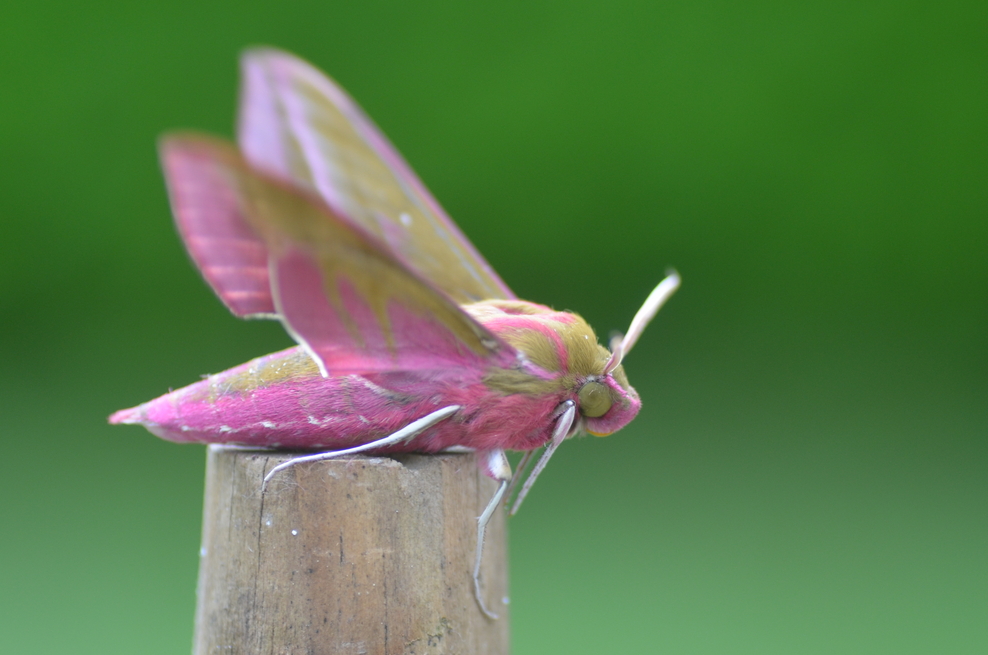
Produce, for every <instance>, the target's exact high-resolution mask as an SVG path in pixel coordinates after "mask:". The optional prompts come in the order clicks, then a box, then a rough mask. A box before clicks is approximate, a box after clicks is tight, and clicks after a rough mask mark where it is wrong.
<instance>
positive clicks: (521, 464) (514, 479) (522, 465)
mask: <svg viewBox="0 0 988 655" xmlns="http://www.w3.org/2000/svg"><path fill="white" fill-rule="evenodd" d="M535 450H538V448H536V449H535ZM535 450H529V451H526V452H525V454H524V455H522V456H521V459H520V460H518V470H517V471H516V472H515V474H514V475H513V476H511V482H509V483H508V490H507V491H505V492H504V497H505V501H504V502H505V503H509V502H511V494H513V493H514V491H515V487H517V486H518V483H519V482H521V481H522V478H524V477H525V474H526V473H527V472H528V467H529V465H530V464H531V463H532V458H533V457H535Z"/></svg>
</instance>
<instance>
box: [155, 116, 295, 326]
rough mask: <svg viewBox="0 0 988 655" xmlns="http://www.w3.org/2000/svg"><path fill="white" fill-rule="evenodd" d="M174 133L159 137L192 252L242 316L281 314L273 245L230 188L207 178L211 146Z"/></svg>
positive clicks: (177, 211) (177, 219)
mask: <svg viewBox="0 0 988 655" xmlns="http://www.w3.org/2000/svg"><path fill="white" fill-rule="evenodd" d="M187 144H188V141H187V140H183V141H181V142H180V141H177V140H176V139H175V138H174V137H173V136H172V135H165V136H163V137H162V138H161V139H160V140H159V142H158V148H159V152H160V157H161V165H162V169H163V171H164V174H165V180H166V182H167V188H168V196H169V200H170V202H171V207H172V215H173V216H174V217H175V225H176V227H177V228H178V232H179V235H180V236H181V237H182V241H183V242H184V243H185V247H186V249H187V250H188V253H189V256H190V257H191V258H192V261H193V262H194V263H195V265H196V268H198V269H199V271H200V273H202V276H203V277H204V278H205V279H206V282H208V283H209V285H210V286H211V287H212V288H213V291H215V292H216V295H217V296H219V298H220V300H221V301H222V302H223V304H225V305H226V306H227V308H228V309H229V310H230V311H231V312H232V313H233V314H234V315H235V316H239V317H241V318H268V319H274V318H278V316H277V310H276V309H275V305H274V298H273V297H272V295H271V284H270V281H269V277H268V249H267V246H265V244H264V242H263V241H262V240H261V239H260V237H258V236H257V235H256V234H254V231H253V230H251V228H250V227H249V226H248V225H247V222H246V221H245V220H244V217H243V214H242V212H241V208H240V205H239V202H238V199H237V197H236V195H235V194H234V193H232V192H231V191H230V190H229V189H226V188H223V189H217V188H216V186H215V185H213V184H209V183H208V182H207V179H208V173H209V172H210V171H209V170H208V169H209V168H210V167H211V166H212V165H213V161H212V159H211V158H210V157H209V156H208V153H206V152H205V149H202V150H196V149H190V148H188V147H187Z"/></svg>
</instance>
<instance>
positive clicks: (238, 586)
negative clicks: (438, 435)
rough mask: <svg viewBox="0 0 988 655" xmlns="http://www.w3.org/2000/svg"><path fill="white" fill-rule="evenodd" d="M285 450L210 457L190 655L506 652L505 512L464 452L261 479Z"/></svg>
mask: <svg viewBox="0 0 988 655" xmlns="http://www.w3.org/2000/svg"><path fill="white" fill-rule="evenodd" d="M290 457H291V454H289V453H281V452H257V451H244V450H233V449H224V448H216V447H213V448H210V449H209V455H208V458H207V465H206V501H205V509H204V516H203V537H202V553H201V555H202V557H201V560H200V567H199V587H198V598H199V602H198V608H197V611H196V633H195V644H194V653H195V655H207V654H209V655H212V654H214V653H231V654H234V655H239V654H245V655H246V654H254V653H278V654H281V653H313V654H318V655H322V654H324V653H325V654H329V653H353V654H355V655H356V654H359V653H368V654H377V653H381V654H385V655H390V654H391V653H403V654H404V653H408V654H412V653H419V654H424V653H429V654H433V653H436V654H439V653H471V654H476V655H485V654H491V655H494V654H499V655H500V654H504V653H507V652H508V607H507V605H506V603H505V602H504V599H505V597H506V596H507V566H506V549H505V526H504V512H503V511H500V510H499V511H498V512H497V514H496V516H495V518H494V520H492V522H491V524H490V526H489V528H488V532H487V546H486V548H485V551H484V566H483V574H482V584H483V593H484V597H485V599H486V601H487V605H488V607H490V608H492V609H494V611H496V612H498V613H499V614H500V615H501V618H500V619H499V620H497V621H492V620H490V619H488V618H486V617H485V616H484V615H483V614H482V613H481V611H480V609H479V608H478V607H477V603H476V600H475V599H474V595H473V583H472V577H471V575H472V567H473V566H472V565H473V557H474V548H475V545H476V544H475V541H476V526H477V524H476V518H477V516H479V515H480V513H481V511H482V510H483V508H484V505H485V504H486V503H487V501H488V500H489V499H490V497H491V494H493V493H494V490H495V487H496V485H495V483H494V481H493V480H490V479H489V478H487V476H485V475H483V473H481V472H480V470H479V468H478V467H477V464H476V461H475V459H474V456H473V455H452V454H450V455H402V456H396V457H394V458H386V457H348V458H347V459H343V460H329V461H324V462H315V463H311V464H301V465H299V466H295V467H292V468H290V469H288V470H286V471H284V472H282V473H279V474H278V475H277V476H276V477H275V478H274V479H273V480H272V481H271V482H270V483H269V485H268V488H267V490H266V492H265V493H264V494H263V496H262V494H261V480H262V478H263V477H264V473H265V472H266V471H269V470H270V469H271V468H272V467H274V466H276V465H278V464H280V463H281V462H283V461H285V460H287V459H289V458H290Z"/></svg>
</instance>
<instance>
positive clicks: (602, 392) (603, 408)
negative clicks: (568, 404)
mask: <svg viewBox="0 0 988 655" xmlns="http://www.w3.org/2000/svg"><path fill="white" fill-rule="evenodd" d="M576 395H577V396H578V397H579V398H580V413H581V414H583V415H584V416H587V417H589V418H597V417H598V416H603V415H604V414H606V413H607V410H609V409H610V408H611V405H612V404H613V403H614V400H613V399H612V398H611V392H610V389H608V388H607V386H606V385H603V384H601V383H600V382H587V383H586V384H584V385H583V386H582V387H580V391H579V392H578V393H577V394H576Z"/></svg>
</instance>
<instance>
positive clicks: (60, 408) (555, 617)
mask: <svg viewBox="0 0 988 655" xmlns="http://www.w3.org/2000/svg"><path fill="white" fill-rule="evenodd" d="M358 5H359V6H358ZM986 26H988V4H986V3H984V2H969V3H959V2H946V3H936V4H934V3H920V2H908V3H903V2H878V1H869V2H833V1H832V0H827V1H820V0H813V1H811V2H805V3H786V2H775V3H771V2H758V3H729V2H714V1H700V2H688V3H687V2H679V3H665V4H661V3H652V2H633V1H620V0H619V1H612V2H606V3H605V2H593V3H581V2H572V1H570V2H554V3H548V2H547V3H539V4H537V5H536V4H534V3H528V2H499V3H452V2H450V3H439V4H435V3H409V2H382V1H377V0H375V1H371V2H363V3H342V2H334V1H332V0H331V1H322V2H314V1H308V2H301V1H298V2H282V3H273V2H269V3H261V2H255V1H250V2H247V1H238V2H231V1H225V2H213V3H199V2H195V3H193V2H188V1H185V0H181V1H177V0H171V1H169V2H160V1H151V2H142V3H131V2H116V3H110V2H95V3H94V2H81V1H78V0H74V1H69V0H40V1H37V2H33V3H30V4H27V3H15V4H10V3H8V4H7V5H5V6H4V8H3V9H2V10H0V216H2V221H0V242H2V253H3V256H2V257H0V412H2V422H0V425H2V427H0V431H2V443H3V453H4V460H5V465H4V467H3V469H4V471H3V474H2V475H0V498H2V509H0V512H2V519H3V520H2V528H0V585H2V587H0V652H3V653H18V654H29V653H30V654H33V653H44V654H48V653H74V654H87V653H94V654H95V653H98V654H111V653H127V654H130V653H142V654H144V653H148V654H157V653H169V654H171V653H186V652H188V650H189V647H190V646H189V645H190V642H191V634H192V617H193V608H194V604H195V594H194V592H195V578H196V567H197V560H198V538H199V528H200V523H199V522H200V509H201V496H202V476H203V459H204V457H203V449H202V448H201V447H198V446H184V447H183V446H177V445H174V444H170V443H165V442H162V441H159V440H158V439H155V438H154V437H152V436H151V435H149V434H147V433H146V432H144V431H142V430H139V429H137V428H132V427H112V428H111V427H110V426H108V425H106V423H105V417H106V416H107V415H108V414H109V413H110V412H111V411H113V410H116V409H119V408H121V407H127V406H130V405H134V404H136V403H139V402H142V401H144V400H147V399H150V398H151V397H154V396H157V395H159V394H160V393H163V392H164V391H166V390H167V389H168V388H169V387H179V386H182V385H185V384H187V383H190V382H193V381H195V380H196V379H198V376H199V375H200V374H202V373H207V372H216V371H219V370H222V369H224V368H227V367H230V366H232V365H235V364H238V363H240V362H242V361H244V360H247V359H249V358H251V357H253V356H256V355H260V354H263V353H265V352H269V351H272V350H275V349H278V348H281V347H284V346H287V345H288V344H289V340H288V338H287V337H286V336H285V335H284V334H283V333H282V332H281V330H280V328H279V327H278V326H277V325H275V324H266V323H245V322H239V321H237V320H235V319H233V318H232V317H231V316H230V315H228V314H227V312H226V310H225V309H224V308H223V307H222V306H221V304H220V303H219V302H218V301H217V300H216V299H215V298H214V297H213V295H212V293H211V292H210V290H209V289H208V288H207V287H206V285H205V284H204V283H203V282H202V281H201V280H200V278H199V276H198V274H197V272H196V271H195V270H194V269H193V267H192V266H191V265H190V264H189V262H188V260H187V257H186V255H185V253H184V251H183V249H182V246H181V245H180V243H179V241H178V239H177V237H176V236H175V233H174V230H173V227H172V225H171V220H170V217H169V211H168V208H167V203H166V198H165V194H164V190H163V185H162V181H161V176H160V174H159V171H158V165H157V161H156V155H155V146H154V144H155V138H156V137H157V136H158V135H159V134H160V133H161V132H162V131H164V130H168V129H172V128H183V127H193V128H199V129H204V130H209V131H212V132H217V133H221V134H226V135H230V134H231V132H232V125H233V112H234V107H235V99H236V88H237V77H236V57H237V53H238V51H239V50H240V49H242V48H243V47H245V46H247V45H251V44H258V43H267V44H272V45H277V46H280V47H282V48H285V49H288V50H291V51H293V52H296V53H298V54H300V55H302V56H304V57H306V58H308V59H310V60H311V61H313V62H314V63H315V64H316V65H317V66H319V67H321V68H323V69H324V70H326V71H327V72H329V73H330V74H331V75H333V76H335V77H336V78H337V79H338V80H339V81H340V82H341V83H342V84H343V85H344V86H345V87H346V88H348V89H349V90H350V92H351V93H352V94H353V95H354V96H355V97H356V98H357V99H358V100H359V101H360V102H361V103H362V104H363V105H364V107H365V108H366V109H367V111H368V112H369V113H370V114H371V115H372V116H373V117H374V118H375V120H376V121H377V122H378V123H379V124H380V125H381V126H382V128H383V129H384V130H385V131H386V132H387V133H388V134H389V135H390V136H391V138H392V139H393V141H394V142H395V143H396V145H397V146H398V147H399V149H401V150H402V152H403V153H404V154H405V155H406V157H407V158H408V159H409V161H410V162H411V163H412V165H413V166H414V167H415V168H416V170H417V171H418V172H419V174H420V175H421V176H422V177H423V179H424V180H425V181H426V183H427V184H428V185H429V186H430V188H431V189H432V190H433V192H434V193H435V195H436V196H437V197H438V198H439V199H440V200H441V201H442V202H443V204H444V205H445V206H446V208H447V209H448V210H449V211H450V213H451V214H452V215H453V216H454V217H455V218H456V219H457V221H458V222H459V224H460V225H461V226H462V227H463V229H464V230H465V232H466V233H467V234H468V235H470V237H471V238H472V240H473V241H474V243H475V244H476V245H477V246H478V248H479V249H480V250H481V251H482V252H483V253H485V255H486V256H487V258H488V259H489V260H490V262H491V263H492V264H493V265H494V267H495V268H496V269H497V270H498V271H500V273H501V274H502V276H503V277H504V279H505V280H507V282H508V283H509V284H510V285H512V286H513V288H514V289H515V290H516V292H517V293H518V294H519V295H520V296H522V297H524V298H529V299H532V300H536V301H539V302H545V303H548V304H552V305H554V306H555V307H557V308H560V309H563V308H565V309H572V310H576V311H579V312H581V313H583V314H584V315H585V316H586V317H587V318H588V320H589V321H590V322H591V324H592V325H594V326H596V327H597V329H598V331H599V332H600V333H602V334H604V335H606V334H607V333H608V331H610V330H612V329H623V328H625V327H626V325H627V323H628V321H629V320H630V318H631V316H632V315H633V313H634V311H635V310H636V309H637V308H638V305H639V304H640V302H641V300H642V299H643V298H644V296H645V294H646V293H647V292H648V291H649V289H650V288H651V287H652V286H653V285H654V284H655V283H656V282H657V281H658V280H659V278H660V277H661V275H662V273H663V271H664V269H665V268H666V266H668V265H675V266H677V267H678V269H679V270H680V272H681V273H682V275H683V278H684V284H683V288H682V290H681V291H680V293H679V294H678V295H677V296H676V297H675V298H674V299H673V300H672V302H671V303H670V304H669V306H668V307H667V309H665V310H663V312H662V313H661V314H660V315H659V318H658V320H657V321H656V322H655V323H654V324H653V325H652V327H651V328H650V329H649V330H648V331H647V332H646V334H645V337H644V339H643V340H642V341H641V342H640V344H639V346H638V347H637V348H636V350H635V352H634V353H633V355H632V356H631V358H630V360H629V361H628V363H627V369H628V372H629V375H630V377H631V380H632V383H633V384H635V385H636V386H637V388H638V390H639V392H640V393H641V396H642V398H643V400H644V409H643V410H642V413H641V415H640V417H639V418H638V420H636V421H635V422H634V423H633V424H632V425H631V426H629V427H628V428H626V429H625V430H624V431H622V432H621V433H619V434H617V435H615V436H613V437H610V438H608V439H593V438H587V439H583V440H580V441H577V442H574V443H570V444H569V445H567V446H566V447H565V448H563V449H561V451H560V452H559V454H557V456H556V459H555V460H554V462H553V465H552V466H551V467H550V468H549V470H548V472H547V473H546V474H545V475H544V476H543V477H542V478H541V479H540V481H539V484H538V485H537V487H536V489H535V492H534V493H533V495H532V496H531V497H530V499H529V500H528V502H527V503H526V506H525V509H524V511H523V512H522V513H521V514H520V515H519V516H518V517H517V518H516V519H513V520H512V522H511V553H512V561H511V567H512V568H511V571H512V582H511V584H512V601H513V603H512V613H513V625H512V630H513V641H514V652H515V653H516V655H524V654H534V653H539V654H541V653H630V652H636V653H637V652H661V653H716V654H720V653H759V654H764V653H835V652H840V653H879V652H883V653H884V652H889V653H891V652H894V653H932V652H942V653H984V652H988V512H986V510H988V507H986V504H988V476H986V469H988V402H986V401H988V394H986V392H988V373H986V371H988V366H986V365H988V333H986V323H988V293H986V292H988V256H986V254H988V253H986V245H988V220H986V219H988V212H986V209H988V184H986V181H988V120H986V119H988V27H986Z"/></svg>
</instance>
